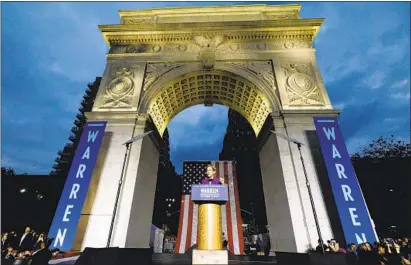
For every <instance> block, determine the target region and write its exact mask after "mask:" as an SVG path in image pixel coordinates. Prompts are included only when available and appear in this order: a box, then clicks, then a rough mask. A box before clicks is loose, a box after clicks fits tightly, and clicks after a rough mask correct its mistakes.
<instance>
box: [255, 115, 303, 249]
mask: <svg viewBox="0 0 411 265" xmlns="http://www.w3.org/2000/svg"><path fill="white" fill-rule="evenodd" d="M273 122H274V126H275V129H276V131H278V132H282V133H285V128H284V122H283V120H282V119H281V118H280V117H278V116H274V117H273ZM260 164H261V175H262V181H263V189H264V198H265V205H266V211H267V222H268V225H269V227H270V229H269V230H270V242H271V251H284V252H305V251H306V243H307V241H308V238H307V232H306V225H305V222H304V219H305V218H304V214H303V210H302V204H301V199H300V194H299V189H298V187H297V180H296V171H295V166H294V161H293V160H292V153H291V151H290V146H289V144H288V142H286V141H284V140H282V139H281V138H279V137H277V136H276V135H275V134H272V133H269V132H268V137H267V140H266V142H265V143H264V146H263V147H262V149H261V151H260Z"/></svg>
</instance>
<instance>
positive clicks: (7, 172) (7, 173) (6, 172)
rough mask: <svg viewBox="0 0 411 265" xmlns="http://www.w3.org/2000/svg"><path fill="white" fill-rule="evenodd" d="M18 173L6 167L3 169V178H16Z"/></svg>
mask: <svg viewBox="0 0 411 265" xmlns="http://www.w3.org/2000/svg"><path fill="white" fill-rule="evenodd" d="M15 175H16V172H14V169H12V168H11V167H9V168H6V167H1V176H2V177H11V176H15Z"/></svg>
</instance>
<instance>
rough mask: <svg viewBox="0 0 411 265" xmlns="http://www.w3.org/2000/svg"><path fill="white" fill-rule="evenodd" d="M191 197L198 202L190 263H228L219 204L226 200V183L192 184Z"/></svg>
mask: <svg viewBox="0 0 411 265" xmlns="http://www.w3.org/2000/svg"><path fill="white" fill-rule="evenodd" d="M191 199H192V200H193V202H194V203H195V204H198V219H197V220H198V228H197V249H194V250H193V259H192V264H228V253H227V250H224V249H223V239H222V229H221V226H222V224H221V205H222V204H225V203H226V202H227V200H228V187H227V185H225V184H222V185H218V184H210V185H192V186H191Z"/></svg>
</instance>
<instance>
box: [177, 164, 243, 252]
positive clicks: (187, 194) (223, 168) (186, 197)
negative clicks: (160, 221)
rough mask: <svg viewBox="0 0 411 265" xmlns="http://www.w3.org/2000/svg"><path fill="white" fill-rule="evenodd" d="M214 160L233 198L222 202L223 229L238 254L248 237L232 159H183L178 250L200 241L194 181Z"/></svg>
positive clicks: (197, 179)
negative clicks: (244, 226) (243, 223)
mask: <svg viewBox="0 0 411 265" xmlns="http://www.w3.org/2000/svg"><path fill="white" fill-rule="evenodd" d="M208 164H213V165H214V166H215V167H216V170H217V176H216V177H218V178H220V176H221V177H224V183H225V184H228V197H229V201H227V203H226V204H225V205H222V206H221V217H222V218H221V219H222V230H223V232H224V234H225V236H226V238H227V240H228V250H229V251H230V252H231V253H232V254H234V255H241V254H243V253H244V239H243V231H242V220H241V212H240V201H239V197H238V186H237V177H236V174H235V172H236V171H235V163H234V162H232V161H185V162H184V163H183V179H182V181H183V190H182V195H181V208H180V221H179V226H178V234H177V242H176V247H175V252H176V253H185V252H186V251H187V250H188V249H189V248H190V247H192V246H193V245H195V244H197V218H198V206H197V205H196V204H194V203H193V201H192V200H191V185H192V184H199V183H201V180H202V179H203V178H204V177H205V175H206V170H207V165H208Z"/></svg>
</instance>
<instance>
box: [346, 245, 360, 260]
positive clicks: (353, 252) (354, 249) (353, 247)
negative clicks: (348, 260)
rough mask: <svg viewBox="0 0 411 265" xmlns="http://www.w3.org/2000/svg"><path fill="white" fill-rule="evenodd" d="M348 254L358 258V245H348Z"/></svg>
mask: <svg viewBox="0 0 411 265" xmlns="http://www.w3.org/2000/svg"><path fill="white" fill-rule="evenodd" d="M347 253H350V254H351V255H354V256H355V257H356V258H357V257H358V253H357V245H356V244H354V243H351V244H350V245H348V251H347Z"/></svg>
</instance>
